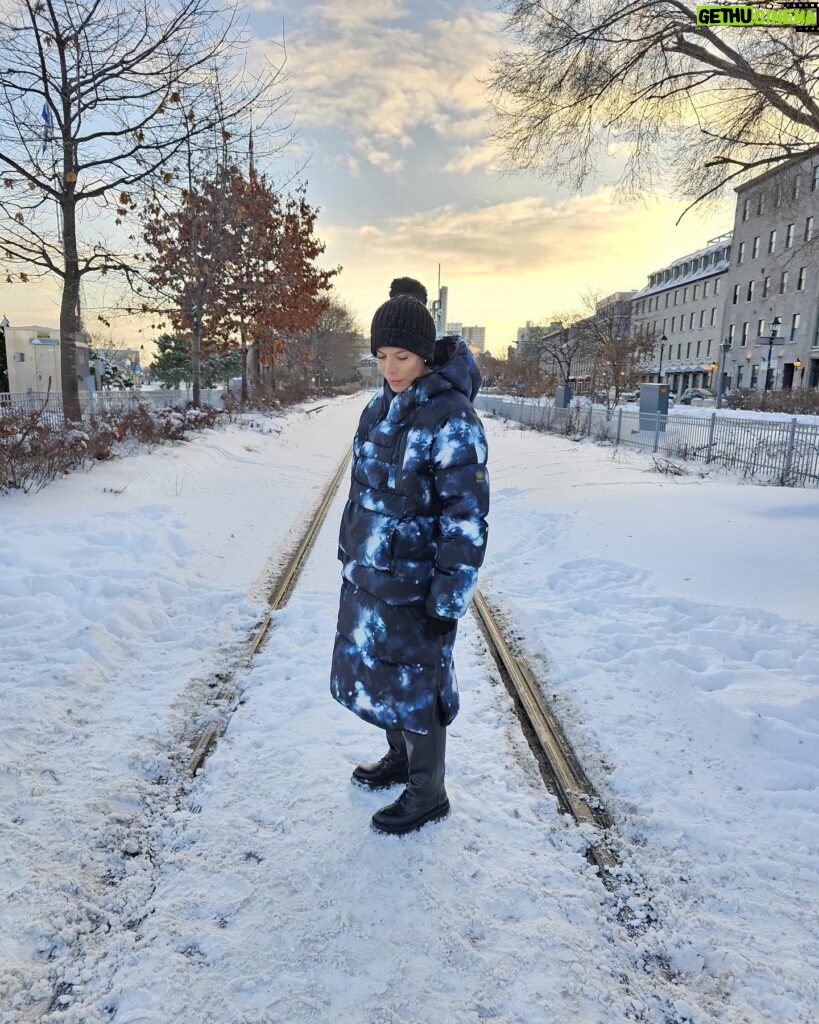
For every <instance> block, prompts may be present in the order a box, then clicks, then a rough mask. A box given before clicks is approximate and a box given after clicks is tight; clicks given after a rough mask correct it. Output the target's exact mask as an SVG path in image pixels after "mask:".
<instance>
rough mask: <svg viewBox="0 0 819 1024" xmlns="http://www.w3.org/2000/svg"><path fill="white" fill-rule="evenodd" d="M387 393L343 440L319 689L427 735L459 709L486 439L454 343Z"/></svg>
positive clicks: (378, 721) (391, 725) (461, 349)
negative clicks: (346, 471) (345, 489)
mask: <svg viewBox="0 0 819 1024" xmlns="http://www.w3.org/2000/svg"><path fill="white" fill-rule="evenodd" d="M450 347H451V348H454V351H453V352H451V354H450V356H449V358H448V359H447V360H446V362H445V363H444V364H443V365H442V366H437V367H436V368H435V369H434V370H433V371H432V372H430V373H428V374H425V375H424V376H422V377H419V378H418V379H417V380H416V381H414V383H413V384H412V385H410V387H408V388H407V389H406V390H404V391H402V392H401V393H400V394H397V395H394V394H393V392H392V391H391V390H390V388H389V386H388V385H387V384H386V382H385V383H384V387H383V390H382V391H381V392H380V393H378V394H376V395H375V397H374V398H373V399H372V401H371V402H370V403H369V405H368V406H367V407H366V409H365V410H364V412H363V413H362V416H361V420H360V422H359V425H358V430H357V431H356V435H355V440H354V442H353V464H352V480H351V484H350V495H349V499H348V501H347V504H346V506H345V508H344V514H343V516H342V520H341V530H340V535H339V552H338V556H339V558H340V559H341V562H342V577H343V579H342V585H341V600H340V604H339V614H338V627H337V632H336V639H335V646H334V649H333V663H332V672H331V682H330V689H331V692H332V695H333V697H335V699H336V700H337V701H339V702H340V703H341V704H343V705H344V706H345V707H347V708H349V709H350V710H351V711H353V712H355V714H357V715H358V716H359V717H361V718H363V719H364V720H365V721H367V722H371V723H372V724H373V725H377V726H380V727H381V728H383V729H401V730H406V731H409V732H418V733H426V732H427V731H428V727H429V724H430V722H431V716H432V713H433V709H434V708H435V704H436V701H438V700H440V703H441V705H442V707H443V709H444V718H445V721H446V723H447V724H449V722H451V721H452V719H454V718H455V716H456V714H457V713H458V687H457V683H456V679H455V671H454V667H453V664H452V648H453V645H454V643H455V633H456V629H455V628H454V627H453V628H452V629H450V630H449V631H447V632H445V633H443V634H441V632H440V629H436V628H435V625H436V624H435V623H433V622H432V621H431V620H432V619H454V620H457V619H458V618H460V617H461V616H462V615H464V614H465V613H466V610H467V608H468V606H469V602H470V600H471V598H472V593H473V591H474V589H475V586H476V583H477V578H478V569H479V568H480V566H481V563H482V562H483V559H484V554H485V551H486V539H487V525H486V515H487V512H488V510H489V476H488V473H487V469H486V456H487V446H486V437H485V435H484V431H483V427H482V425H481V421H480V420H479V419H478V416H477V415H476V413H475V410H474V408H473V407H472V399H473V398H474V397H475V394H476V393H477V390H478V386H479V382H480V373H479V372H478V370H477V367H476V365H475V361H474V359H473V358H472V354H471V353H470V352H469V348H468V346H467V345H466V342H464V341H463V340H462V339H459V340H458V341H457V342H455V343H454V344H453V343H452V342H450Z"/></svg>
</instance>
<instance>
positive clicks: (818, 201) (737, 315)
mask: <svg viewBox="0 0 819 1024" xmlns="http://www.w3.org/2000/svg"><path fill="white" fill-rule="evenodd" d="M814 159H815V158H814ZM736 191H737V203H736V211H735V215H734V232H733V245H732V252H731V262H730V268H729V270H728V273H727V274H726V276H725V292H724V295H723V297H722V299H723V302H722V323H723V327H722V336H723V337H724V338H725V339H727V342H728V343H729V344H730V347H729V348H727V351H726V353H725V384H726V387H745V388H747V387H752V388H759V389H764V388H765V387H766V385H767V386H768V387H769V388H770V389H772V390H779V389H782V388H785V389H790V388H801V387H816V386H817V385H819V317H817V310H819V259H818V257H819V250H817V234H816V230H817V227H819V163H816V164H813V163H812V161H811V159H810V158H809V159H807V160H803V161H801V162H800V163H798V164H796V165H794V166H791V167H786V168H779V169H776V170H773V171H769V172H767V173H766V174H763V175H760V176H759V177H757V178H755V179H754V180H753V181H749V182H747V183H745V184H743V185H740V186H739V188H738V189H737V190H736ZM777 317H778V318H779V320H778V322H776V318H777ZM773 327H775V329H773V330H772V328H773ZM769 354H770V365H769V364H768V356H769Z"/></svg>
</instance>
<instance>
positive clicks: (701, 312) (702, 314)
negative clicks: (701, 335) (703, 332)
mask: <svg viewBox="0 0 819 1024" xmlns="http://www.w3.org/2000/svg"><path fill="white" fill-rule="evenodd" d="M704 320H705V310H704V309H701V310H700V329H702V325H703V322H704Z"/></svg>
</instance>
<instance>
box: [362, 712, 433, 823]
mask: <svg viewBox="0 0 819 1024" xmlns="http://www.w3.org/2000/svg"><path fill="white" fill-rule="evenodd" d="M404 741H405V743H406V745H407V757H408V759H409V782H408V784H407V788H406V789H405V790H404V792H403V793H402V794H401V796H399V797H398V799H397V800H396V801H395V802H394V803H392V804H388V805H387V806H386V807H382V808H381V810H380V811H376V812H375V814H374V815H373V817H372V824H373V828H375V829H376V830H377V831H379V832H389V833H391V834H392V835H403V834H404V833H405V832H412V831H413V830H414V829H417V828H420V827H421V826H422V825H425V824H426V823H427V822H428V821H435V820H437V819H438V818H443V817H444V816H445V815H447V814H448V813H449V799H448V797H447V795H446V789H445V787H444V775H445V772H446V726H445V725H444V724H443V718H442V715H441V709H440V708H439V707H436V708H435V711H434V712H433V715H432V723H431V725H430V729H429V732H428V733H427V734H426V736H422V735H421V734H420V733H417V732H405V733H404Z"/></svg>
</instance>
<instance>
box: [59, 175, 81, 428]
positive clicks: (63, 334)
mask: <svg viewBox="0 0 819 1024" xmlns="http://www.w3.org/2000/svg"><path fill="white" fill-rule="evenodd" d="M70 191H71V193H73V187H72V188H71V190H70ZM62 211H63V253H64V266H65V277H64V278H63V295H62V302H61V304H60V390H61V391H62V394H63V415H64V416H65V418H66V420H73V421H75V422H78V421H79V420H81V419H82V409H81V408H80V394H79V388H78V380H77V330H78V328H79V323H78V316H77V311H78V309H79V299H80V264H79V259H78V257H77V225H76V211H75V206H74V197H73V194H70V195H68V196H66V199H65V200H64V202H63V204H62Z"/></svg>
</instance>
